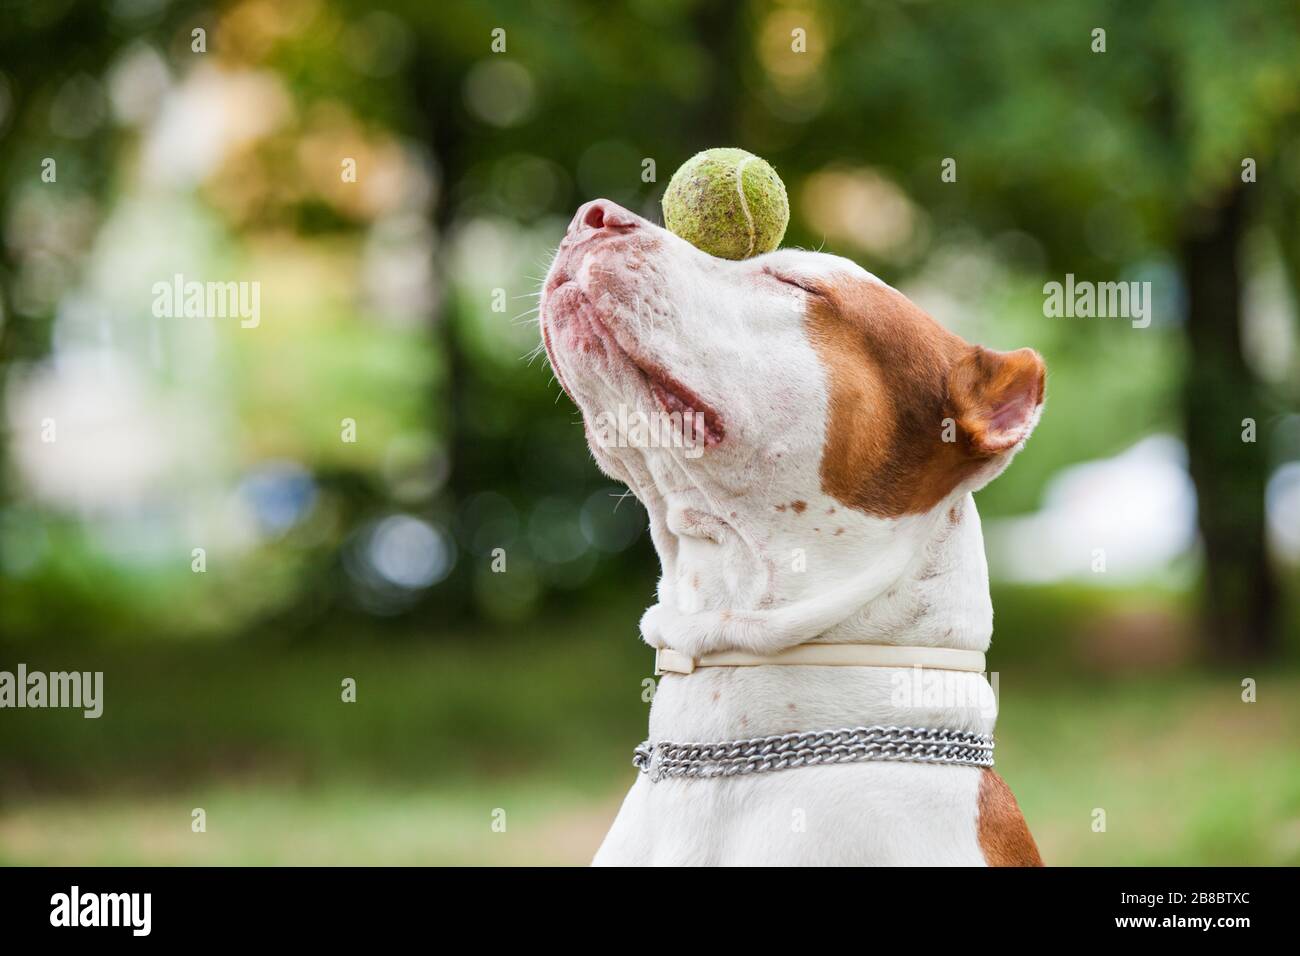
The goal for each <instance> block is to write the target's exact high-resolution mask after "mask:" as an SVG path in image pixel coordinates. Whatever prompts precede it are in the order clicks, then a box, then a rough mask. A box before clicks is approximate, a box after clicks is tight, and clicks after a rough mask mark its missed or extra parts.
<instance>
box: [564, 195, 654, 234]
mask: <svg viewBox="0 0 1300 956" xmlns="http://www.w3.org/2000/svg"><path fill="white" fill-rule="evenodd" d="M640 225H641V217H640V216H637V215H636V214H635V213H631V212H628V211H627V210H626V209H624V208H623V207H622V206H620V205H619V204H618V203H613V202H610V201H609V200H608V199H593V200H592V201H591V202H588V203H583V204H582V205H581V206H579V207H578V211H577V213H575V214H574V216H573V221H572V222H570V223H569V231H568V238H569V239H570V240H577V239H580V238H586V237H587V236H589V235H599V234H600V233H602V232H611V233H613V232H627V231H628V230H630V229H637V228H640Z"/></svg>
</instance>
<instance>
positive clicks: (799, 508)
mask: <svg viewBox="0 0 1300 956" xmlns="http://www.w3.org/2000/svg"><path fill="white" fill-rule="evenodd" d="M790 507H791V508H793V509H794V513H795V514H797V515H801V514H803V513H804V511H805V509H807V507H808V502H806V501H792V502H790Z"/></svg>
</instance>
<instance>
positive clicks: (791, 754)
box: [632, 726, 993, 781]
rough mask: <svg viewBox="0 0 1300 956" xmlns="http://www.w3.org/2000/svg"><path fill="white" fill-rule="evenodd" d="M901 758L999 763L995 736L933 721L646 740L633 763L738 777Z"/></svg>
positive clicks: (649, 769)
mask: <svg viewBox="0 0 1300 956" xmlns="http://www.w3.org/2000/svg"><path fill="white" fill-rule="evenodd" d="M869 760H898V761H906V762H909V763H938V764H954V765H957V766H965V767H991V766H993V737H992V736H991V735H989V734H977V733H973V732H971V731H960V730H941V729H938V728H930V727H880V726H876V727H852V728H843V729H840V730H814V731H808V732H805V733H793V734H778V735H775V736H772V737H752V738H750V739H748V740H728V741H719V742H717V743H695V744H677V743H671V742H669V741H665V740H661V741H659V742H658V743H655V744H652V743H650V741H648V740H647V741H645V742H644V743H642V744H641V745H640V746H639V747H637V748H636V751H635V752H634V754H633V757H632V765H633V766H635V767H636V768H637V769H638V770H640V771H641V772H642V773H648V774H649V775H650V779H651V781H657V780H661V779H663V778H664V777H734V776H738V775H741V774H750V773H762V772H763V771H767V770H790V769H793V768H795V767H815V766H818V765H820V764H836V763H860V762H862V761H869Z"/></svg>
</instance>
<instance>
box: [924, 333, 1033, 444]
mask: <svg viewBox="0 0 1300 956" xmlns="http://www.w3.org/2000/svg"><path fill="white" fill-rule="evenodd" d="M1045 377H1046V366H1044V365H1043V360H1042V358H1041V357H1040V356H1039V354H1038V353H1037V352H1035V351H1034V350H1033V349H1017V350H1016V351H1014V352H995V351H993V350H992V349H986V348H982V347H980V346H978V345H976V346H972V347H971V348H970V350H969V351H968V352H966V354H965V355H963V356H962V358H961V359H960V360H959V361H958V362H957V364H956V365H955V366H953V369H952V372H951V373H950V376H949V379H948V399H949V402H950V404H951V406H952V411H953V418H954V419H955V420H956V422H957V426H958V427H959V428H960V429H961V433H962V436H963V438H964V440H965V442H966V443H967V444H968V447H969V451H970V453H971V454H972V455H974V456H976V457H980V458H987V457H991V456H993V455H998V454H1001V453H1002V452H1005V451H1010V450H1011V449H1013V448H1015V447H1016V446H1018V445H1019V444H1020V443H1021V442H1023V441H1024V440H1025V439H1026V438H1028V437H1029V433H1030V432H1031V431H1033V430H1034V425H1036V424H1037V423H1038V410H1039V408H1041V407H1042V404H1043V385H1044V379H1045Z"/></svg>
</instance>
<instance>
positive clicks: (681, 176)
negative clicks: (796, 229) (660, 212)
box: [664, 149, 790, 259]
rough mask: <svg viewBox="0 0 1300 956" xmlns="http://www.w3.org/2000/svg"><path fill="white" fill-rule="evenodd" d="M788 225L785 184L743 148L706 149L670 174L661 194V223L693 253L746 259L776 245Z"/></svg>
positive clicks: (761, 161) (788, 211)
mask: <svg viewBox="0 0 1300 956" xmlns="http://www.w3.org/2000/svg"><path fill="white" fill-rule="evenodd" d="M789 222H790V202H789V200H788V199H786V196H785V183H783V182H781V177H780V176H778V175H777V174H776V170H775V169H773V168H772V167H771V166H769V165H768V164H767V163H766V162H764V161H763V160H762V159H760V158H759V157H757V156H755V155H754V154H753V153H747V152H745V151H744V150H743V149H706V150H705V151H704V152H702V153H696V154H695V155H694V156H692V157H691V158H690V159H689V160H687V161H686V162H685V163H683V164H682V166H681V168H680V169H678V170H677V172H675V173H674V174H673V178H672V179H671V180H669V182H668V188H667V189H666V190H665V191H664V225H665V226H667V227H668V230H669V231H670V232H672V233H674V234H675V235H678V236H681V237H682V238H683V239H685V240H686V241H687V242H689V243H690V244H691V245H693V246H695V247H696V248H697V249H703V250H704V251H705V252H707V253H708V254H709V255H711V256H718V257H719V258H722V259H748V258H749V257H750V256H757V255H761V254H762V253H764V252H771V251H772V250H773V249H775V248H776V247H777V246H779V245H780V244H781V238H782V237H783V236H784V235H785V227H786V226H787V225H788V224H789Z"/></svg>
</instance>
